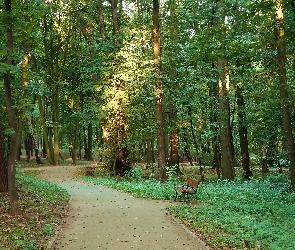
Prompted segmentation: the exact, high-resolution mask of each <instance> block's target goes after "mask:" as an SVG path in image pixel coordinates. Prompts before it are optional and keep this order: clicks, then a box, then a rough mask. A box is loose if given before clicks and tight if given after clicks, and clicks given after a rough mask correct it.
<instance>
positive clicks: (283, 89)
mask: <svg viewBox="0 0 295 250" xmlns="http://www.w3.org/2000/svg"><path fill="white" fill-rule="evenodd" d="M276 21H277V56H278V65H279V68H278V74H279V79H280V96H281V102H282V112H283V125H284V132H285V135H286V139H287V144H288V154H289V160H290V164H291V166H290V177H291V182H292V189H293V191H295V144H294V137H293V133H292V121H291V112H290V107H289V106H290V105H289V93H288V82H287V74H286V61H287V58H286V41H285V37H284V13H283V1H282V0H276Z"/></svg>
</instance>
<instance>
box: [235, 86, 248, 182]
mask: <svg viewBox="0 0 295 250" xmlns="http://www.w3.org/2000/svg"><path fill="white" fill-rule="evenodd" d="M236 91H237V92H236V93H237V104H238V119H239V136H240V148H241V156H242V166H243V171H244V177H245V179H247V180H249V179H250V177H251V176H252V172H251V170H250V156H249V149H248V130H247V123H246V111H245V102H244V97H243V94H242V90H241V88H240V86H239V85H237V90H236Z"/></svg>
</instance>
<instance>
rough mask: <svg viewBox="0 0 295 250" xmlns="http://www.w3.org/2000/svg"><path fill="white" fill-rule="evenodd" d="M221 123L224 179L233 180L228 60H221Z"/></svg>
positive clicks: (219, 64) (219, 67)
mask: <svg viewBox="0 0 295 250" xmlns="http://www.w3.org/2000/svg"><path fill="white" fill-rule="evenodd" d="M217 67H218V72H219V80H218V82H219V122H220V126H221V127H220V147H221V170H222V179H228V180H233V179H234V177H235V171H234V158H233V154H232V131H231V125H230V105H229V73H228V69H227V60H226V59H225V58H219V60H218V66H217Z"/></svg>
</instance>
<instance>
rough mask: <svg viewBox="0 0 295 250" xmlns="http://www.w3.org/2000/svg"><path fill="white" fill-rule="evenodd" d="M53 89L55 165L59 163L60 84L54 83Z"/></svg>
mask: <svg viewBox="0 0 295 250" xmlns="http://www.w3.org/2000/svg"><path fill="white" fill-rule="evenodd" d="M52 85H53V90H52V104H51V105H52V111H53V113H52V122H53V165H54V166H58V165H59V134H58V124H59V107H58V105H59V84H58V83H53V84H52Z"/></svg>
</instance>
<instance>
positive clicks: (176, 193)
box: [174, 190, 178, 201]
mask: <svg viewBox="0 0 295 250" xmlns="http://www.w3.org/2000/svg"><path fill="white" fill-rule="evenodd" d="M177 195H178V192H177V191H176V190H175V199H174V201H176V200H177Z"/></svg>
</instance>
